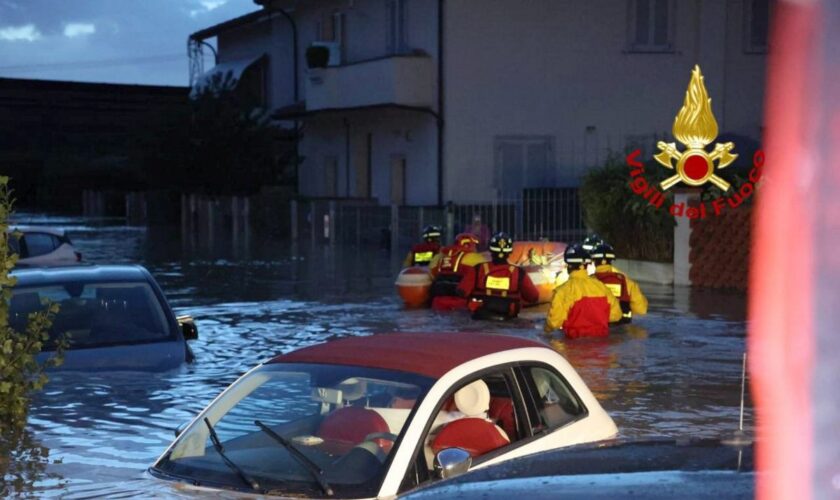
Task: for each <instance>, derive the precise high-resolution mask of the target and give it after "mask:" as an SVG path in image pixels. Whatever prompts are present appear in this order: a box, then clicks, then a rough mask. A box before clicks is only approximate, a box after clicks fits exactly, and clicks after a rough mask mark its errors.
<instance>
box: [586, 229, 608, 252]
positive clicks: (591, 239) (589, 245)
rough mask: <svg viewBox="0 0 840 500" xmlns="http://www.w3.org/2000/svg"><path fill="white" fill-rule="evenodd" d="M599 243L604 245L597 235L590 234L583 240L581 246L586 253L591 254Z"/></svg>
mask: <svg viewBox="0 0 840 500" xmlns="http://www.w3.org/2000/svg"><path fill="white" fill-rule="evenodd" d="M601 243H604V240H602V239H601V237H600V236H598V235H597V234H595V233H592V234H590V235H589V236H587V237H586V238H585V239H584V240H583V245H581V246H582V247H583V249H584V250H586V251H587V252H591V251H592V250H595V248H596V247H597V246H598V245H600V244H601Z"/></svg>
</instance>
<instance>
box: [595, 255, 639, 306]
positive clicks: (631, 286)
mask: <svg viewBox="0 0 840 500" xmlns="http://www.w3.org/2000/svg"><path fill="white" fill-rule="evenodd" d="M595 273H596V274H598V273H615V274H620V275H621V276H624V282H625V284H626V285H627V298H628V302H629V304H628V305H629V308H630V309H629V310H630V312H631V313H632V314H638V315H645V314H647V310H648V301H647V298H646V297H645V295H644V294H643V293H642V289H641V288H639V284H638V283H636V282H635V281H633V280H632V279H631V278H630V277H629V276H627V275H626V274H625V273H623V272H621V270H619V269H618V268H617V267H615V266H612V265H610V264H604V265H603V266H598V267H597V268H595Z"/></svg>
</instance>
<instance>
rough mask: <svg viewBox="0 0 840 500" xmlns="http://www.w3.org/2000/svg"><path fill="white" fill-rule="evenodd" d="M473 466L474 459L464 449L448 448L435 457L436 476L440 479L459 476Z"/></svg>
mask: <svg viewBox="0 0 840 500" xmlns="http://www.w3.org/2000/svg"><path fill="white" fill-rule="evenodd" d="M471 466H472V457H471V456H470V453H469V452H468V451H467V450H464V449H462V448H446V449H445V450H440V451H439V452H438V454H437V455H435V475H437V477H439V478H440V479H447V478H450V477H455V476H459V475H461V474H463V473H465V472H467V471H468V470H470V467H471Z"/></svg>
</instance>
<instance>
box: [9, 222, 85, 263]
mask: <svg viewBox="0 0 840 500" xmlns="http://www.w3.org/2000/svg"><path fill="white" fill-rule="evenodd" d="M9 232H10V233H18V234H19V235H20V237H19V238H9V239H8V242H9V250H11V252H12V253H16V254H18V261H17V263H18V265H20V266H60V265H67V264H75V263H77V262H81V260H82V254H81V253H79V252H77V251H76V249H75V248H73V243H72V242H71V241H70V238H69V237H68V236H67V234H66V233H65V232H64V230H63V229H58V228H53V227H46V226H16V227H13V228H11V229H10V230H9Z"/></svg>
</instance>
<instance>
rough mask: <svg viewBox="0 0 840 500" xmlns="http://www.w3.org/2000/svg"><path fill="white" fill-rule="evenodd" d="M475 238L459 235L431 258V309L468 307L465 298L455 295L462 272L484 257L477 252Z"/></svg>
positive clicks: (443, 309) (476, 239)
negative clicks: (453, 241)
mask: <svg viewBox="0 0 840 500" xmlns="http://www.w3.org/2000/svg"><path fill="white" fill-rule="evenodd" d="M477 247H478V237H477V236H475V235H474V234H472V233H461V234H459V235H458V236H456V237H455V243H454V244H452V245H450V246H447V247H443V248H441V249H440V253H438V254H437V256H435V258H434V259H432V263H431V265H430V266H429V270H430V272H431V275H432V279H434V282H433V283H432V289H431V292H430V293H431V296H432V309H435V310H438V311H448V310H452V309H463V308H465V307H466V305H467V301H466V299H465V298H463V297H461V296H459V295H458V284H459V283H460V282H461V278H462V277H463V276H464V270H465V269H468V268H472V267H473V266H476V265H478V264H481V263H482V262H485V258H484V256H483V255H481V254H480V253H477V251H476V250H477Z"/></svg>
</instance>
